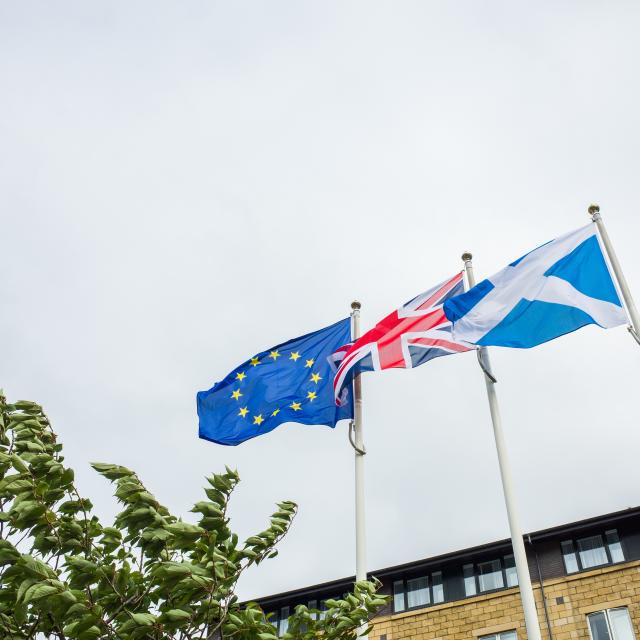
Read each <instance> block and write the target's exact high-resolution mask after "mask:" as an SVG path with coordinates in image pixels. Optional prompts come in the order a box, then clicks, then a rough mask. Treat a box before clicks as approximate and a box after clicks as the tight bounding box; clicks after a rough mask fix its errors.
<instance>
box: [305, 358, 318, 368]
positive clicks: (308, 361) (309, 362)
mask: <svg viewBox="0 0 640 640" xmlns="http://www.w3.org/2000/svg"><path fill="white" fill-rule="evenodd" d="M314 362H315V360H307V364H305V365H304V368H305V369H307V368H309V369H311V367H313V363H314Z"/></svg>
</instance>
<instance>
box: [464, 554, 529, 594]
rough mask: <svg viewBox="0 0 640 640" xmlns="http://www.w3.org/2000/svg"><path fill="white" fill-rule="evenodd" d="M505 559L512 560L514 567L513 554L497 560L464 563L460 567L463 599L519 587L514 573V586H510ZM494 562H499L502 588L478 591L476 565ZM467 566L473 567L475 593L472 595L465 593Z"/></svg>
mask: <svg viewBox="0 0 640 640" xmlns="http://www.w3.org/2000/svg"><path fill="white" fill-rule="evenodd" d="M507 558H513V562H514V566H515V558H514V556H513V553H506V554H504V555H501V556H498V557H497V558H496V557H492V558H488V559H480V560H476V561H475V562H466V563H465V564H464V565H462V586H463V589H464V594H465V595H464V597H465V598H473V597H474V596H479V595H482V594H485V593H495V592H496V591H504V590H505V589H515V588H516V587H517V586H518V585H519V583H518V574H517V573H516V584H513V585H510V584H509V580H508V578H507V562H506V561H507ZM496 561H498V562H500V571H501V573H502V586H501V587H496V588H495V589H484V590H483V589H480V572H479V571H478V565H481V564H485V563H489V562H496ZM469 566H471V567H473V580H474V585H475V593H472V594H468V593H467V586H466V578H467V577H471V576H465V575H464V569H465V567H469Z"/></svg>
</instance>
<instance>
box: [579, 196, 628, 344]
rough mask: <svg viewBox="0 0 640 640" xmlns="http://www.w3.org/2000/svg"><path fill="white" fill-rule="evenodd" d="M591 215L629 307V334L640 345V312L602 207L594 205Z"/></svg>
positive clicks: (590, 211)
mask: <svg viewBox="0 0 640 640" xmlns="http://www.w3.org/2000/svg"><path fill="white" fill-rule="evenodd" d="M589 215H590V216H591V219H592V220H593V221H594V222H595V224H596V227H598V231H599V232H600V238H601V239H602V244H603V245H604V248H605V250H606V252H607V256H608V257H609V262H611V267H612V268H613V273H614V274H615V276H616V280H617V281H618V285H619V286H620V291H621V292H622V297H623V298H624V304H625V306H626V307H627V313H628V314H629V318H630V319H631V326H630V327H628V329H629V333H631V335H632V336H633V337H634V338H635V339H636V342H637V343H638V344H640V316H638V310H637V309H636V305H635V303H634V301H633V298H632V297H631V291H630V290H629V285H628V284H627V279H626V278H625V277H624V273H622V267H621V266H620V263H619V262H618V256H616V252H615V251H614V250H613V245H612V244H611V240H610V239H609V234H608V233H607V230H606V228H605V226H604V222H603V221H602V218H601V217H600V207H599V206H598V205H597V204H592V205H591V206H590V207H589Z"/></svg>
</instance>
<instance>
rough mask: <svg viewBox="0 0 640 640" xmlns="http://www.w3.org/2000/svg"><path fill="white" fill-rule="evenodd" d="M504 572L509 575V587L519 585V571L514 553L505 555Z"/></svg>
mask: <svg viewBox="0 0 640 640" xmlns="http://www.w3.org/2000/svg"><path fill="white" fill-rule="evenodd" d="M504 573H505V575H506V576H507V587H517V586H518V572H517V571H516V561H515V559H514V557H513V554H511V555H510V556H505V557H504Z"/></svg>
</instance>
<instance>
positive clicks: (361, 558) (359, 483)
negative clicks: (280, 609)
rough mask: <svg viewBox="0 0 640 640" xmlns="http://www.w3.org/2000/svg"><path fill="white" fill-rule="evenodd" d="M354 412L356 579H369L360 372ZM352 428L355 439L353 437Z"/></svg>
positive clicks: (355, 324) (354, 320)
mask: <svg viewBox="0 0 640 640" xmlns="http://www.w3.org/2000/svg"><path fill="white" fill-rule="evenodd" d="M360 307H361V305H360V303H359V302H357V301H356V300H354V301H353V302H352V303H351V329H352V336H353V339H354V340H357V339H358V338H359V337H360ZM353 400H354V413H353V421H352V422H351V424H350V425H349V440H350V442H351V445H352V446H353V448H354V450H355V472H356V474H355V475H356V581H357V582H358V581H360V580H366V579H367V549H366V545H367V539H366V531H365V530H366V527H365V519H364V456H365V453H366V451H365V448H364V442H363V437H362V381H361V380H360V374H357V375H356V376H355V377H354V379H353ZM351 429H353V432H354V440H355V442H354V440H352V439H351Z"/></svg>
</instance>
